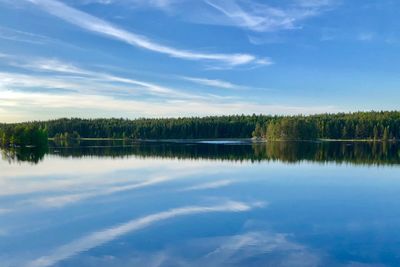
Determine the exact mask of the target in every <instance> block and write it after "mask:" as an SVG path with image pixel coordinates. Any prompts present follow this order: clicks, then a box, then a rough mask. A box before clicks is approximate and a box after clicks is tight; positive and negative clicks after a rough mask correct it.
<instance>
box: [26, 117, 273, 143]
mask: <svg viewBox="0 0 400 267" xmlns="http://www.w3.org/2000/svg"><path fill="white" fill-rule="evenodd" d="M268 118H269V117H268V116H263V115H252V116H245V115H242V116H219V117H217V116H214V117H204V118H198V117H192V118H171V119H135V120H128V119H77V118H72V119H58V120H51V121H44V122H28V123H26V124H28V125H29V124H30V125H36V126H38V127H41V128H43V129H47V132H48V135H49V137H51V138H58V139H61V140H62V139H71V138H74V137H78V136H79V137H80V138H120V139H201V138H204V139H206V138H207V139H211V138H250V137H251V134H252V132H253V130H254V128H255V125H256V124H257V123H259V124H263V125H264V123H265V122H266V121H267V120H268Z"/></svg>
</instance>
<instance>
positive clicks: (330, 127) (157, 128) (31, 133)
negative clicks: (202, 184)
mask: <svg viewBox="0 0 400 267" xmlns="http://www.w3.org/2000/svg"><path fill="white" fill-rule="evenodd" d="M47 136H48V137H50V138H54V139H56V140H68V139H80V138H101V139H105V138H108V139H132V140H149V139H218V138H224V139H227V138H252V137H253V138H258V139H268V140H316V139H331V140H375V141H378V140H379V141H389V140H398V139H400V112H398V111H381V112H374V111H371V112H355V113H338V114H318V115H310V116H303V115H298V116H268V115H255V114H253V115H234V116H211V117H190V118H160V119H134V120H129V119H115V118H113V119H78V118H71V119H66V118H64V119H57V120H49V121H33V122H26V123H18V124H1V125H0V138H1V144H2V145H3V146H4V145H21V146H23V145H37V144H43V142H44V140H45V139H47Z"/></svg>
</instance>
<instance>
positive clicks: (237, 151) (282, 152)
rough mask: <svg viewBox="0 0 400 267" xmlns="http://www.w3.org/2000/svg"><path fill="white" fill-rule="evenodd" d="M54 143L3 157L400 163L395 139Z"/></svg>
mask: <svg viewBox="0 0 400 267" xmlns="http://www.w3.org/2000/svg"><path fill="white" fill-rule="evenodd" d="M64 145H67V146H60V144H51V145H50V149H48V148H42V149H40V150H38V149H29V148H25V149H20V150H18V149H14V150H12V151H4V150H3V151H2V158H3V159H4V160H7V161H9V162H10V163H11V162H18V161H29V162H32V163H38V162H39V161H40V160H41V159H43V157H44V155H45V154H46V153H47V154H50V155H53V154H56V155H58V156H61V157H87V156H100V157H102V156H107V157H113V158H118V157H121V158H122V157H127V156H139V157H144V158H146V157H151V158H155V157H160V158H177V159H213V160H232V161H247V160H248V161H252V162H260V161H275V160H279V161H283V162H287V163H296V162H299V161H304V160H307V161H313V162H336V163H352V164H377V165H382V164H385V165H390V164H400V149H399V148H400V145H399V143H393V142H268V143H260V142H258V143H252V142H250V141H226V142H224V141H198V142H197V141H196V142H195V141H193V142H187V141H185V142H178V141H177V142H139V143H128V142H124V141H79V142H75V143H69V144H64Z"/></svg>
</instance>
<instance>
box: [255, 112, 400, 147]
mask: <svg viewBox="0 0 400 267" xmlns="http://www.w3.org/2000/svg"><path fill="white" fill-rule="evenodd" d="M265 124H266V138H267V139H271V140H276V139H282V140H294V139H302V140H311V139H316V138H320V139H360V140H384V141H388V140H397V139H399V138H400V112H397V111H385V112H383V111H382V112H356V113H338V114H320V115H312V116H291V117H282V116H281V117H273V118H272V119H271V118H270V119H268V120H267V121H266V122H265ZM258 132H260V131H258ZM254 133H256V131H254ZM255 136H256V137H262V136H261V135H255Z"/></svg>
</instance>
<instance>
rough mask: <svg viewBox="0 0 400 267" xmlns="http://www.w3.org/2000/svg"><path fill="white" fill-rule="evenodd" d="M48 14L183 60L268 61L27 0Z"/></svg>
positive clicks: (230, 63)
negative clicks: (164, 41) (204, 49)
mask: <svg viewBox="0 0 400 267" xmlns="http://www.w3.org/2000/svg"><path fill="white" fill-rule="evenodd" d="M27 1H29V2H31V3H33V4H35V5H37V6H39V7H41V8H43V9H44V10H46V11H47V12H49V13H50V14H52V15H54V16H56V17H59V18H61V19H63V20H65V21H67V22H69V23H71V24H74V25H76V26H78V27H80V28H83V29H85V30H88V31H91V32H95V33H98V34H101V35H104V36H108V37H111V38H114V39H117V40H120V41H123V42H125V43H128V44H130V45H133V46H136V47H141V48H144V49H147V50H150V51H154V52H158V53H162V54H167V55H169V56H171V57H175V58H181V59H187V60H205V61H213V62H219V63H221V64H223V65H226V66H227V67H229V66H230V67H233V66H239V65H245V64H261V65H268V63H269V62H268V60H265V59H262V58H258V57H256V56H254V55H250V54H220V53H216V54H213V53H200V52H194V51H190V50H181V49H178V48H174V47H169V46H165V45H161V44H158V43H156V42H153V41H150V40H149V39H147V38H146V37H144V36H141V35H138V34H135V33H132V32H129V31H126V30H123V29H121V28H118V27H117V26H114V25H112V24H111V23H108V22H106V21H104V20H102V19H99V18H97V17H94V16H92V15H90V14H87V13H85V12H82V11H80V10H77V9H74V8H72V7H69V6H67V5H65V4H63V3H61V2H57V1H53V0H27Z"/></svg>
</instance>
